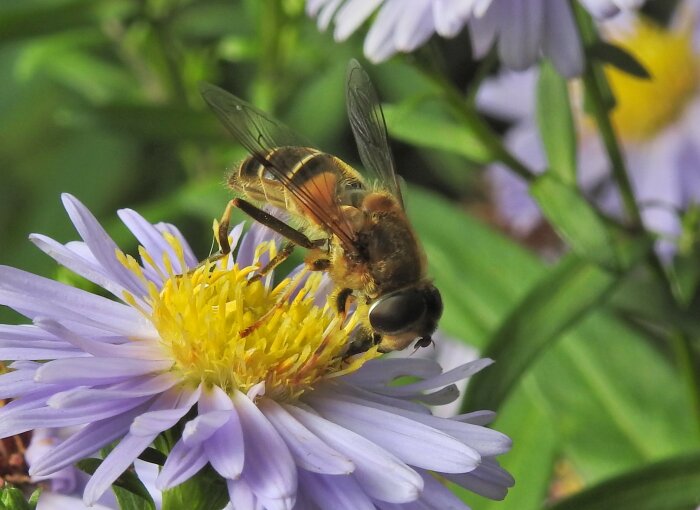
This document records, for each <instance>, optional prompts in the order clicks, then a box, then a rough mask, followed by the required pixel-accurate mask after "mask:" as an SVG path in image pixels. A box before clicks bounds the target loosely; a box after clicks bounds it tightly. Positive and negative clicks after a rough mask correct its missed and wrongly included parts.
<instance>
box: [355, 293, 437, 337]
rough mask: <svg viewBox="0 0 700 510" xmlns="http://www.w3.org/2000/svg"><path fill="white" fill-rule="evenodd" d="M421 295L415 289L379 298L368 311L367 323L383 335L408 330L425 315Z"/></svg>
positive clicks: (424, 304) (423, 300) (424, 305)
mask: <svg viewBox="0 0 700 510" xmlns="http://www.w3.org/2000/svg"><path fill="white" fill-rule="evenodd" d="M425 311H426V303H425V299H424V298H423V293H422V292H420V291H419V290H416V289H407V290H402V291H399V292H396V293H393V294H387V295H386V296H382V297H381V298H379V299H378V300H377V301H375V303H374V304H373V305H372V307H371V308H370V309H369V323H370V324H371V326H372V328H373V329H374V330H375V331H377V332H379V333H383V334H396V333H401V332H402V331H405V330H407V329H409V328H410V327H411V326H413V325H414V324H415V323H416V322H418V321H420V320H421V319H422V318H423V316H424V315H425Z"/></svg>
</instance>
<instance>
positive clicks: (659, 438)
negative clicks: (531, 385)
mask: <svg viewBox="0 0 700 510" xmlns="http://www.w3.org/2000/svg"><path fill="white" fill-rule="evenodd" d="M532 376H533V378H534V379H535V380H536V382H537V387H538V388H539V392H540V394H541V395H542V396H543V399H544V400H545V401H546V402H547V405H548V409H549V411H550V413H551V414H552V420H553V425H554V427H555V428H556V430H557V432H558V434H559V436H560V438H561V447H562V453H564V454H565V455H566V457H567V458H569V459H570V460H571V461H572V462H573V464H574V467H575V469H576V472H577V473H578V474H579V476H581V477H582V478H583V479H584V480H585V481H586V482H588V483H595V482H597V481H600V480H603V479H605V478H607V477H610V476H614V475H616V474H619V473H621V472H623V471H626V470H629V469H632V468H635V467H636V466H639V465H640V464H643V463H647V462H651V461H654V460H658V459H661V458H664V457H668V456H670V455H675V454H679V453H682V452H686V451H688V449H689V448H698V447H700V438H698V436H697V434H696V428H695V424H694V422H693V417H692V414H691V413H690V412H689V410H688V403H687V400H686V395H685V393H684V391H683V387H682V381H681V380H680V379H679V377H678V375H677V372H676V369H675V368H674V367H673V366H672V365H671V364H670V363H669V362H668V361H667V360H666V359H664V358H663V357H661V356H659V353H658V350H657V348H656V347H655V346H652V345H649V344H648V343H647V342H645V339H644V338H643V337H642V336H640V335H639V333H637V332H635V330H631V329H630V328H628V327H626V326H625V325H624V323H621V322H620V321H619V320H616V319H615V318H614V317H612V316H611V315H610V314H608V313H607V312H605V311H598V312H597V313H596V314H594V315H592V316H590V317H587V318H586V319H585V320H583V321H582V322H581V324H580V325H579V326H578V327H577V328H576V329H575V330H573V331H572V332H571V333H569V334H567V335H565V336H564V338H562V339H561V340H560V341H559V342H557V344H556V345H554V346H553V347H552V349H551V350H549V351H548V352H546V353H545V354H544V355H543V356H541V358H540V359H539V361H538V363H537V366H536V368H535V369H534V370H533V371H532ZM652 410H653V412H652Z"/></svg>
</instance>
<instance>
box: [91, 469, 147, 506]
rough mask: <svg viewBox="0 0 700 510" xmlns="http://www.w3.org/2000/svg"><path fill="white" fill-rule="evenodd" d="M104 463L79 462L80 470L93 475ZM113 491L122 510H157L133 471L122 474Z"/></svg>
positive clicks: (114, 484) (113, 485) (113, 486)
mask: <svg viewBox="0 0 700 510" xmlns="http://www.w3.org/2000/svg"><path fill="white" fill-rule="evenodd" d="M102 462H103V461H102V459H94V458H90V459H83V460H81V461H80V462H78V468H79V469H81V470H82V471H85V472H86V473H87V474H89V475H92V474H94V473H95V471H97V468H98V467H99V466H100V464H102ZM112 489H113V490H114V495H115V496H116V497H117V501H119V505H120V509H121V510H155V508H156V505H155V503H154V502H153V498H151V495H150V494H149V492H148V490H147V489H146V487H145V486H144V485H143V482H141V480H140V479H139V477H138V476H136V473H135V472H134V471H132V470H128V471H125V472H124V473H122V474H121V475H120V476H119V478H117V479H116V480H115V482H114V483H113V484H112Z"/></svg>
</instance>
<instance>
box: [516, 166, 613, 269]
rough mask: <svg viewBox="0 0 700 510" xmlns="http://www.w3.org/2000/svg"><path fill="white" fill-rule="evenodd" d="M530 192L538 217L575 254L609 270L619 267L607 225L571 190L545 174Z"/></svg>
mask: <svg viewBox="0 0 700 510" xmlns="http://www.w3.org/2000/svg"><path fill="white" fill-rule="evenodd" d="M574 186H575V185H574ZM530 191H531V193H532V196H533V197H534V198H535V200H537V202H538V203H539V205H540V207H541V208H542V213H543V214H544V215H545V217H546V218H547V219H548V220H549V222H550V223H551V224H552V226H553V227H554V229H555V230H556V231H557V233H558V234H559V235H561V236H562V237H563V238H564V240H565V241H566V242H567V244H568V245H569V246H571V248H572V249H573V250H574V251H575V252H576V253H577V254H579V255H580V256H581V257H583V258H586V259H588V260H591V261H594V262H596V263H598V264H600V265H602V266H604V267H607V268H610V269H617V268H618V267H619V266H620V262H619V260H618V256H617V254H616V252H615V248H614V246H615V245H614V244H613V240H612V237H611V235H610V232H609V231H608V227H607V225H606V224H605V223H604V222H603V220H602V218H601V217H600V216H599V215H598V213H597V212H596V211H595V209H593V207H592V206H591V204H589V203H588V202H587V201H586V199H585V198H584V197H583V196H581V194H580V192H579V191H578V190H577V189H576V188H575V187H573V186H571V185H567V184H565V183H564V182H562V181H560V180H559V179H557V177H556V176H555V175H552V174H550V173H545V174H544V175H541V176H539V177H538V178H537V179H536V180H535V182H534V183H533V184H532V185H531V187H530Z"/></svg>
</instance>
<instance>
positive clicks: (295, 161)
mask: <svg viewBox="0 0 700 510" xmlns="http://www.w3.org/2000/svg"><path fill="white" fill-rule="evenodd" d="M228 184H229V186H230V187H231V188H232V189H233V190H235V191H237V192H239V193H241V194H243V195H245V196H246V197H247V198H249V199H251V200H254V201H257V202H263V203H267V204H270V205H273V206H275V207H279V208H282V209H285V210H288V211H291V212H294V213H297V214H299V215H301V216H304V217H306V218H307V219H310V220H312V221H314V222H315V223H319V222H318V221H317V220H316V218H314V217H313V214H311V213H310V211H309V208H308V206H307V205H305V203H304V200H308V201H312V202H313V203H314V204H316V205H317V206H319V207H320V208H321V209H322V210H324V211H326V210H327V211H328V212H331V209H337V206H338V204H339V203H343V202H344V201H345V200H344V198H343V197H344V196H345V195H346V194H347V193H346V192H347V191H350V190H364V189H366V188H365V184H364V182H363V181H362V179H361V177H360V175H359V174H358V173H357V172H356V171H355V170H353V169H352V168H351V167H350V166H349V165H347V164H345V163H344V162H343V161H341V160H340V159H338V158H336V157H335V156H331V155H330V154H326V153H324V152H319V151H317V150H316V149H311V148H308V147H278V148H276V149H272V150H271V151H270V152H269V153H268V154H267V155H266V156H265V158H264V160H263V158H262V157H260V156H249V157H248V158H246V159H245V160H244V161H243V162H242V163H241V164H240V166H239V167H238V169H236V171H235V172H234V173H233V174H231V176H230V177H229V180H228ZM290 189H292V190H293V191H294V192H291V191H290ZM298 190H301V193H299V192H298ZM300 195H301V196H303V199H302V198H300Z"/></svg>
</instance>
